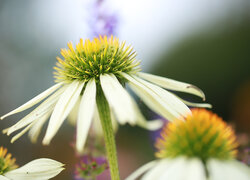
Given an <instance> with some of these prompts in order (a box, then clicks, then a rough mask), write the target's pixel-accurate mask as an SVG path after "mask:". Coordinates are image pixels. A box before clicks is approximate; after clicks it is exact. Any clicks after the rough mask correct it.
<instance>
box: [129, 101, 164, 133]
mask: <svg viewBox="0 0 250 180" xmlns="http://www.w3.org/2000/svg"><path fill="white" fill-rule="evenodd" d="M132 101H133V108H134V111H135V112H136V117H137V118H136V124H137V125H138V126H140V127H142V128H145V129H147V130H150V131H155V130H157V129H160V128H161V127H162V126H163V124H164V123H163V121H162V120H161V119H155V120H151V121H147V120H146V119H145V117H144V116H143V114H142V113H141V111H140V109H139V107H138V106H137V104H136V102H135V101H134V100H132Z"/></svg>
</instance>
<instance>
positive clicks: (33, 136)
mask: <svg viewBox="0 0 250 180" xmlns="http://www.w3.org/2000/svg"><path fill="white" fill-rule="evenodd" d="M51 113H52V110H51V111H49V112H48V113H47V114H45V115H43V116H42V117H41V118H40V119H39V120H37V121H36V122H35V123H34V125H33V126H32V127H31V129H30V131H29V134H28V136H29V138H30V140H31V142H32V143H35V142H36V141H37V138H38V136H39V134H40V132H41V130H42V127H43V125H44V123H45V122H46V121H47V120H48V118H49V117H50V115H51Z"/></svg>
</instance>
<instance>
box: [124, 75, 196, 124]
mask: <svg viewBox="0 0 250 180" xmlns="http://www.w3.org/2000/svg"><path fill="white" fill-rule="evenodd" d="M121 75H122V76H123V77H124V78H126V79H127V80H128V84H129V85H130V87H131V88H132V90H133V91H134V92H135V93H136V94H137V95H138V96H139V97H140V98H141V99H142V100H143V101H144V103H145V104H146V105H147V106H148V107H150V108H151V109H153V110H154V111H155V112H156V113H158V114H159V115H161V116H162V117H164V118H166V119H168V120H170V121H173V120H175V119H176V118H180V119H181V118H182V117H184V116H185V115H186V114H188V113H190V112H191V111H190V109H189V108H188V107H187V106H186V105H185V104H184V103H183V102H182V101H181V100H180V99H179V98H177V97H176V96H175V95H173V94H171V93H170V92H168V91H166V90H164V89H163V88H161V87H159V86H157V85H154V84H152V83H149V82H147V81H145V80H143V79H141V78H139V77H137V76H135V75H131V76H130V75H128V74H126V73H121Z"/></svg>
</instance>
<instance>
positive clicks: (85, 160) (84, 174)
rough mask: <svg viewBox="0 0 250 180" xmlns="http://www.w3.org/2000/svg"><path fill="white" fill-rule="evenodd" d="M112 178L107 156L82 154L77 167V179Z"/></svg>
mask: <svg viewBox="0 0 250 180" xmlns="http://www.w3.org/2000/svg"><path fill="white" fill-rule="evenodd" d="M90 179H97V180H98V179H100V180H101V179H110V175H109V171H108V162H107V160H106V158H105V157H92V156H90V155H85V156H82V158H81V160H80V163H78V164H77V165H76V167H75V180H90Z"/></svg>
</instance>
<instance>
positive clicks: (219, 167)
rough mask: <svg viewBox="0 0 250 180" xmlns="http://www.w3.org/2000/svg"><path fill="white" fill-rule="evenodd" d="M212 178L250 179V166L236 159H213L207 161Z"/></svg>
mask: <svg viewBox="0 0 250 180" xmlns="http://www.w3.org/2000/svg"><path fill="white" fill-rule="evenodd" d="M207 168H208V172H209V176H210V178H209V179H210V180H221V179H223V180H224V179H226V180H235V179H236V180H237V179H238V180H249V179H250V168H249V167H248V166H246V165H245V164H243V163H241V162H238V161H236V160H228V161H221V160H216V159H211V160H209V161H208V163H207Z"/></svg>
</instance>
